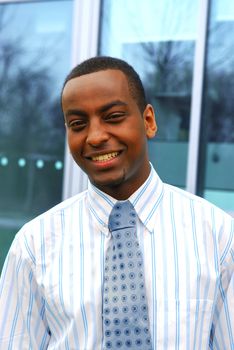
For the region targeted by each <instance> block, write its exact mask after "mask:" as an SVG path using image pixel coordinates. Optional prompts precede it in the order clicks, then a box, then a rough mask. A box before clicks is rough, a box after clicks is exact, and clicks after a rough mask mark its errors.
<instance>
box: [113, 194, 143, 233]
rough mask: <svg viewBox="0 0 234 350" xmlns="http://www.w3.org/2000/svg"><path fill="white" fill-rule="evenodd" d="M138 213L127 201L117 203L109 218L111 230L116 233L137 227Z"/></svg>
mask: <svg viewBox="0 0 234 350" xmlns="http://www.w3.org/2000/svg"><path fill="white" fill-rule="evenodd" d="M136 215H137V214H136V211H135V209H134V207H133V205H132V204H131V202H129V201H128V200H127V201H123V202H122V201H119V202H117V203H116V204H115V205H114V207H113V209H112V211H111V213H110V217H109V225H108V227H109V230H110V231H115V230H119V229H123V228H130V227H135V226H136Z"/></svg>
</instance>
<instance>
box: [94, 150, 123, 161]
mask: <svg viewBox="0 0 234 350" xmlns="http://www.w3.org/2000/svg"><path fill="white" fill-rule="evenodd" d="M119 154H120V152H110V153H106V154H100V155H97V156H93V157H90V159H91V160H92V161H94V162H108V161H109V160H112V159H114V158H116V157H118V155H119Z"/></svg>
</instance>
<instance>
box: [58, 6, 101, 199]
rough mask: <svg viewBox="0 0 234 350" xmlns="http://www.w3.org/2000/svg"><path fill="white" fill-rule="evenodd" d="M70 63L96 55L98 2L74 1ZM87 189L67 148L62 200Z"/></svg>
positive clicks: (79, 170) (72, 64) (84, 176)
mask: <svg viewBox="0 0 234 350" xmlns="http://www.w3.org/2000/svg"><path fill="white" fill-rule="evenodd" d="M73 14H74V15H73V40H72V55H71V57H72V62H71V66H72V67H74V66H75V65H76V64H78V63H79V62H82V61H83V60H85V59H87V58H89V57H92V56H95V55H97V52H98V34H99V19H100V0H74V11H73ZM86 188H87V176H86V175H85V174H84V172H83V171H82V170H81V169H80V168H79V167H78V166H77V165H76V163H75V162H74V161H73V159H72V157H71V155H70V153H69V149H68V146H66V150H65V168H64V183H63V199H66V198H69V197H71V196H73V195H74V194H77V193H79V192H81V191H83V190H85V189H86Z"/></svg>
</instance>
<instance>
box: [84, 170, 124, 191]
mask: <svg viewBox="0 0 234 350" xmlns="http://www.w3.org/2000/svg"><path fill="white" fill-rule="evenodd" d="M90 181H91V182H92V184H93V185H94V186H96V187H98V188H100V189H101V188H103V189H104V191H105V188H116V187H118V186H121V185H122V184H123V183H124V181H125V174H124V173H123V174H121V176H119V177H115V178H109V179H108V178H107V179H104V177H103V178H101V179H97V178H93V179H90Z"/></svg>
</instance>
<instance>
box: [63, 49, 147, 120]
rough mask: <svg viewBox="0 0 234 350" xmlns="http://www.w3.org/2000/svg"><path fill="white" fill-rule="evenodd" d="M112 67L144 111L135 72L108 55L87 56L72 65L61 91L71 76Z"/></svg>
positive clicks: (141, 87)
mask: <svg viewBox="0 0 234 350" xmlns="http://www.w3.org/2000/svg"><path fill="white" fill-rule="evenodd" d="M107 69H114V70H120V71H121V72H123V74H124V75H125V76H126V78H127V82H128V86H129V92H130V94H131V96H132V97H133V99H134V100H136V103H137V105H138V107H139V110H140V111H141V113H143V112H144V110H145V107H146V104H147V103H146V96H145V90H144V87H143V84H142V82H141V79H140V77H139V75H138V74H137V72H136V71H135V70H134V68H133V67H132V66H131V65H130V64H128V63H127V62H125V61H123V60H121V59H119V58H115V57H109V56H97V57H92V58H89V59H87V60H85V61H83V62H81V63H80V64H78V65H77V66H76V67H74V68H73V69H72V70H71V72H70V73H69V74H68V75H67V77H66V79H65V81H64V84H63V88H62V91H63V89H64V87H65V85H66V84H67V82H68V81H69V80H71V79H73V78H77V77H80V76H82V75H86V74H90V73H95V72H99V71H102V70H107Z"/></svg>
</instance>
